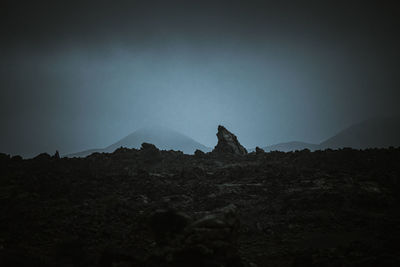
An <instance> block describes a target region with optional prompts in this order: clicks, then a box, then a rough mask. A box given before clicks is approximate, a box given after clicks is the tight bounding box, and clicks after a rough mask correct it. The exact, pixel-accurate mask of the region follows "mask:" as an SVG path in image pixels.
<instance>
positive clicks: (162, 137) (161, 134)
mask: <svg viewBox="0 0 400 267" xmlns="http://www.w3.org/2000/svg"><path fill="white" fill-rule="evenodd" d="M145 142H146V143H151V144H154V145H155V146H156V147H157V148H159V149H162V150H171V149H172V150H180V151H182V152H184V153H185V154H193V153H194V151H195V150H196V149H200V150H202V151H204V152H209V151H211V149H210V148H209V147H206V146H205V145H203V144H201V143H199V142H197V141H195V140H194V139H192V138H190V137H188V136H186V135H184V134H181V133H179V132H177V131H174V130H172V129H169V128H167V127H161V126H151V127H145V128H141V129H139V130H137V131H135V132H133V133H131V134H129V135H127V136H126V137H124V138H122V139H121V140H119V141H118V142H115V143H113V144H111V145H109V146H107V147H105V148H102V149H90V150H85V151H82V152H78V153H74V154H69V155H66V156H67V157H85V156H88V155H90V154H92V153H94V152H100V153H101V152H113V151H115V150H116V149H117V148H119V147H127V148H140V146H141V144H142V143H145Z"/></svg>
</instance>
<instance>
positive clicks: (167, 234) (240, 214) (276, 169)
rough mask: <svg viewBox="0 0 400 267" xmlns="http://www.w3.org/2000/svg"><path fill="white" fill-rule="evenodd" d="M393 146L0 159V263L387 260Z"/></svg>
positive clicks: (397, 220)
mask: <svg viewBox="0 0 400 267" xmlns="http://www.w3.org/2000/svg"><path fill="white" fill-rule="evenodd" d="M399 162H400V149H399V148H390V149H370V150H352V149H341V150H324V151H315V152H310V151H308V150H302V151H296V152H289V153H284V152H270V153H263V152H262V151H261V150H258V151H257V152H253V153H249V154H247V155H243V156H241V157H237V156H235V155H233V154H229V153H228V154H227V155H224V156H221V155H219V154H215V153H200V152H199V153H198V155H185V154H183V153H181V152H177V151H160V150H158V149H157V148H156V147H154V146H151V145H146V144H145V145H143V146H142V149H139V150H137V149H125V148H120V149H117V150H116V151H115V152H113V153H94V154H92V155H90V156H88V157H86V158H72V159H70V158H60V159H58V158H57V157H52V156H49V155H47V154H42V155H40V156H38V157H36V158H34V159H29V160H23V159H22V158H20V157H10V156H8V155H4V154H0V214H1V216H0V266H151V267H153V266H168V267H169V266H227V267H228V266H231V267H236V266H245V267H246V266H252V267H254V266H260V267H262V266H398V265H399V263H400V256H399V253H398V244H399V242H400V216H399V212H398V209H399V198H400V194H399V192H400V183H399V179H400V164H399Z"/></svg>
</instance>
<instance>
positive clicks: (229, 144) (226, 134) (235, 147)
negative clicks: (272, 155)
mask: <svg viewBox="0 0 400 267" xmlns="http://www.w3.org/2000/svg"><path fill="white" fill-rule="evenodd" d="M217 137H218V144H217V145H216V146H215V148H214V150H213V153H227V154H234V155H240V156H242V155H246V154H247V150H246V149H245V148H244V147H243V146H242V145H241V144H240V143H239V141H238V140H237V137H236V135H234V134H233V133H231V132H230V131H228V130H227V129H226V128H225V127H224V126H222V125H219V126H218V133H217Z"/></svg>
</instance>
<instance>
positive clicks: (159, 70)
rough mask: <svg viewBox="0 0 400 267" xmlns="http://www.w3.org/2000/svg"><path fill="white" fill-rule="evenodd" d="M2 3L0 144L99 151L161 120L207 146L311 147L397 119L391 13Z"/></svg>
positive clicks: (21, 149)
mask: <svg viewBox="0 0 400 267" xmlns="http://www.w3.org/2000/svg"><path fill="white" fill-rule="evenodd" d="M7 4H9V6H8V7H6V8H5V9H3V11H2V12H3V13H2V19H1V25H2V29H1V30H2V31H1V32H2V35H3V36H4V37H6V38H4V42H2V44H0V48H1V51H2V56H1V58H2V60H1V62H0V112H1V113H0V123H1V127H2V129H1V133H0V151H1V152H6V153H11V154H22V155H25V156H33V155H35V154H38V153H40V152H44V151H47V152H51V153H53V152H54V151H55V150H56V149H58V150H60V152H61V153H62V154H64V153H71V152H76V151H80V150H84V149H89V148H97V147H105V146H107V145H109V144H111V143H113V142H115V141H117V140H119V139H120V138H122V137H124V136H126V135H128V134H129V133H131V132H133V131H134V130H136V129H138V128H141V127H145V126H148V125H155V124H159V125H163V126H168V127H169V128H172V129H175V130H177V131H179V132H182V133H184V134H186V135H188V136H190V137H192V138H194V139H195V140H197V141H199V142H201V143H203V144H204V145H207V146H210V147H212V146H214V145H215V144H216V136H215V133H216V130H217V125H218V124H223V125H225V126H226V127H227V128H228V129H230V130H231V131H232V132H234V133H235V134H236V135H237V136H238V138H239V140H240V141H241V143H242V144H243V145H245V146H246V147H254V146H256V145H259V146H264V145H269V144H274V143H278V142H287V141H292V140H299V141H306V142H312V143H319V142H321V141H323V140H324V139H326V138H328V137H330V136H331V135H333V134H334V133H336V132H338V131H339V130H340V129H342V128H344V127H347V126H349V125H351V124H352V123H355V122H358V121H361V120H364V119H367V118H369V117H375V116H388V115H398V114H400V108H399V105H398V99H399V77H400V76H399V74H400V73H399V69H400V68H399V59H400V56H399V51H398V47H399V45H400V42H399V34H398V29H399V26H400V25H399V22H398V17H399V12H398V9H395V8H394V6H392V5H388V6H378V5H376V4H368V3H363V5H362V6H360V4H354V3H351V2H348V1H346V3H343V4H341V3H339V2H336V1H335V2H332V3H328V2H324V3H323V4H321V3H318V2H314V3H310V2H309V3H305V2H303V3H290V2H287V3H280V4H277V3H274V2H273V1H271V2H268V1H210V2H205V1H204V2H203V1H202V2H199V1H180V2H175V1H168V2H167V1H141V2H139V1H120V2H117V1H92V2H90V1H88V2H85V1H81V2H79V3H77V4H74V3H72V2H70V1H59V2H58V1H57V3H51V2H49V3H45V2H40V1H39V2H34V3H32V2H31V1H30V2H27V3H25V4H23V3H19V4H18V5H16V4H12V3H11V2H10V3H7Z"/></svg>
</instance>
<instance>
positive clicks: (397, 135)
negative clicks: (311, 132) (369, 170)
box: [263, 117, 400, 152]
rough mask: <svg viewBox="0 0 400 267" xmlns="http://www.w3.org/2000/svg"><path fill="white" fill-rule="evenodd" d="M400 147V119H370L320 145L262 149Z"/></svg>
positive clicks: (296, 145)
mask: <svg viewBox="0 0 400 267" xmlns="http://www.w3.org/2000/svg"><path fill="white" fill-rule="evenodd" d="M390 146H393V147H399V146H400V117H386V118H372V119H369V120H365V121H362V122H360V123H356V124H353V125H351V126H350V127H348V128H345V129H344V130H342V131H340V132H339V133H337V134H336V135H333V136H332V137H330V138H328V139H326V140H325V141H323V142H322V143H320V144H312V143H305V142H299V141H293V142H285V143H279V144H275V145H271V146H266V147H263V149H264V150H265V151H275V150H277V151H284V152H287V151H295V150H302V149H306V148H307V149H310V150H318V149H327V148H331V149H337V148H344V147H351V148H355V149H366V148H386V147H390Z"/></svg>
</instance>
